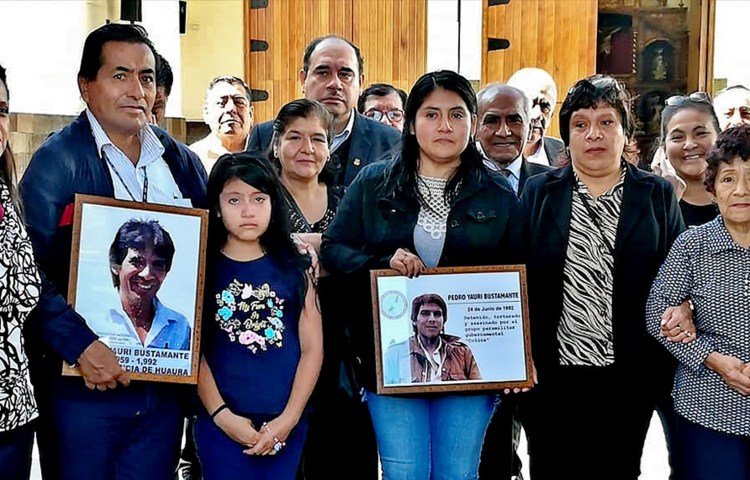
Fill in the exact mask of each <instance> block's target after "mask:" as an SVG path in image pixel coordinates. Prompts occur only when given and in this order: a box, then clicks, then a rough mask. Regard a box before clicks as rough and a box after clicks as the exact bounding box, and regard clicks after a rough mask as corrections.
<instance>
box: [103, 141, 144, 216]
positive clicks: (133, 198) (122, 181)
mask: <svg viewBox="0 0 750 480" xmlns="http://www.w3.org/2000/svg"><path fill="white" fill-rule="evenodd" d="M102 157H104V160H106V161H107V164H108V165H109V167H110V168H111V169H112V171H113V172H115V175H117V178H118V179H119V180H120V183H121V184H122V186H123V187H125V191H126V192H128V195H130V198H131V199H132V200H133V201H134V202H137V201H138V200H137V199H136V198H135V195H133V192H131V191H130V188H128V184H127V183H125V179H124V178H122V175H121V174H120V172H119V171H118V170H117V167H115V164H114V163H112V161H111V160H110V159H109V157H108V156H107V154H106V153H104V150H102ZM141 201H142V202H143V203H146V202H148V171H147V170H146V167H143V198H142V200H141Z"/></svg>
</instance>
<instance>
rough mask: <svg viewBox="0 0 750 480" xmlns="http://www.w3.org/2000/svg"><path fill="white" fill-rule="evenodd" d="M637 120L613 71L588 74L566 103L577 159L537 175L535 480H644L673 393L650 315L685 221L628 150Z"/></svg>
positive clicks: (532, 235)
mask: <svg viewBox="0 0 750 480" xmlns="http://www.w3.org/2000/svg"><path fill="white" fill-rule="evenodd" d="M634 128H635V126H634V123H633V120H632V117H631V114H630V108H629V103H628V96H627V93H626V92H625V91H624V89H623V88H622V86H621V85H620V84H619V83H618V82H617V81H616V80H615V79H614V78H612V77H608V76H603V75H595V76H593V77H588V78H585V79H583V80H579V81H578V82H576V83H575V85H573V87H571V89H570V90H569V91H568V94H567V97H566V98H565V101H564V102H563V104H562V108H561V109H560V134H561V137H562V140H563V142H564V143H565V145H566V147H567V148H566V150H567V156H569V158H570V163H569V164H568V165H567V166H565V167H563V168H560V169H557V170H552V171H550V172H547V173H544V174H542V175H538V176H536V177H533V178H531V179H530V180H529V182H528V183H527V184H526V188H525V190H524V192H523V196H522V199H521V205H522V209H523V213H524V217H523V218H524V220H525V222H526V231H527V237H526V241H527V242H528V249H529V252H528V254H527V258H528V260H527V264H526V267H527V269H528V285H529V317H530V320H531V341H532V355H533V357H534V362H535V365H536V368H537V372H538V378H539V385H538V386H537V388H535V389H534V390H533V391H532V392H531V393H530V394H529V396H530V398H529V399H528V401H526V402H524V405H522V410H523V411H524V412H525V414H524V415H522V416H523V417H524V420H527V422H526V423H525V425H526V427H527V432H528V435H529V454H530V461H531V465H530V467H531V475H532V478H534V479H535V480H544V479H549V478H554V479H559V478H592V479H593V478H596V479H602V478H608V479H632V480H635V479H637V478H638V475H639V473H640V460H641V451H642V449H643V443H644V441H645V438H646V432H647V430H648V427H649V423H650V421H651V417H652V414H653V412H654V409H655V407H656V405H657V403H658V402H659V400H661V399H663V398H667V399H668V388H669V384H670V379H671V376H672V374H673V372H674V370H673V368H672V365H671V363H670V361H669V360H670V359H669V357H668V355H666V352H665V351H663V349H662V348H661V347H660V346H659V344H658V343H657V342H655V341H654V340H653V339H652V338H650V337H649V336H648V333H647V332H646V329H645V327H644V324H643V318H644V315H645V304H646V298H647V296H648V289H649V286H650V285H651V282H652V280H653V278H654V277H655V276H656V272H657V270H658V268H659V265H661V262H662V260H663V259H664V258H665V257H666V255H667V251H668V249H669V247H670V245H671V244H672V242H673V241H674V239H675V238H676V237H677V235H678V234H679V233H680V232H682V230H683V229H684V224H683V222H682V217H681V216H680V212H679V209H678V207H677V200H676V199H675V196H674V193H673V190H672V187H671V186H670V185H669V183H668V182H667V181H666V180H664V179H662V178H659V177H657V176H655V175H652V174H650V173H646V172H643V171H641V170H638V169H637V168H636V167H635V166H633V165H631V164H629V163H628V162H626V161H625V159H624V158H623V152H624V150H625V144H626V143H627V140H628V139H629V138H631V137H632V133H633V130H634ZM625 399H627V400H625ZM623 401H625V402H626V404H625V405H626V406H625V408H615V405H622V402H623Z"/></svg>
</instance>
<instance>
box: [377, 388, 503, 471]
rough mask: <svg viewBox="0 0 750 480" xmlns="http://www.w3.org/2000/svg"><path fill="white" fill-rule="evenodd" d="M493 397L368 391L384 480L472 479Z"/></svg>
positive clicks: (496, 399)
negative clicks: (403, 395) (390, 393)
mask: <svg viewBox="0 0 750 480" xmlns="http://www.w3.org/2000/svg"><path fill="white" fill-rule="evenodd" d="M498 398H499V397H497V396H496V395H445V396H436V397H394V396H386V395H376V394H374V393H372V392H367V405H368V408H369V409H370V416H371V417H372V423H373V427H374V428H375V437H376V439H377V442H378V450H379V452H380V461H381V464H382V465H383V480H431V479H432V480H463V479H467V480H471V479H476V478H478V475H479V473H478V471H479V456H480V453H481V451H482V442H483V440H484V434H485V432H486V431H487V425H489V423H490V418H491V417H492V412H494V410H495V406H496V405H497V404H498V403H499V400H498Z"/></svg>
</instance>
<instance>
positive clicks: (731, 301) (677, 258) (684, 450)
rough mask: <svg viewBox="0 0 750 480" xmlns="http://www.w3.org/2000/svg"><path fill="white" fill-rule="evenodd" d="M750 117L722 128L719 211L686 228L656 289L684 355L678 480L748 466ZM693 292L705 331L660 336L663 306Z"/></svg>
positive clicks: (678, 381) (655, 328)
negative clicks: (664, 325)
mask: <svg viewBox="0 0 750 480" xmlns="http://www.w3.org/2000/svg"><path fill="white" fill-rule="evenodd" d="M748 160H750V125H742V126H739V127H731V128H729V129H728V130H725V131H724V132H722V133H720V134H719V137H718V140H717V142H716V147H715V148H714V149H712V150H711V151H710V153H709V154H708V158H707V167H706V183H705V185H706V189H707V190H708V191H709V192H710V193H711V195H712V196H713V197H714V198H715V199H716V203H717V205H718V207H719V212H720V215H719V216H718V217H717V218H715V219H714V220H712V221H710V222H708V223H705V224H703V225H700V226H698V227H696V228H693V229H690V230H689V231H687V232H685V233H683V234H682V235H680V237H678V238H677V241H676V242H675V243H674V245H673V246H672V249H671V250H670V252H669V256H668V257H667V259H666V261H665V262H664V265H662V267H661V270H659V275H658V276H657V277H656V280H655V281H654V284H653V286H652V288H651V295H650V296H649V301H648V305H647V318H646V320H647V326H648V329H649V332H650V333H651V334H652V335H653V336H654V337H656V338H657V339H658V340H659V341H660V342H661V343H662V344H663V345H664V346H665V347H666V348H667V349H668V350H669V351H670V353H672V355H674V357H675V358H676V359H677V360H678V362H679V365H678V367H677V373H676V374H675V377H674V387H673V389H672V397H673V398H674V406H675V411H676V413H677V415H676V428H675V435H673V437H672V439H671V440H672V442H673V448H672V451H673V452H674V453H675V460H676V461H675V473H676V478H677V479H678V480H708V479H711V480H730V479H732V480H734V479H741V478H742V479H744V478H748V472H750V366H749V365H750V363H748V362H750V302H748V297H749V296H750V161H748ZM685 300H691V301H692V302H693V304H694V306H695V319H694V321H695V327H696V329H697V332H698V337H697V339H696V340H695V341H694V342H692V343H673V342H669V341H665V340H664V339H663V337H662V336H661V333H660V331H661V329H660V323H661V312H662V311H664V309H665V308H666V307H669V306H673V305H677V304H680V303H681V302H683V301H685Z"/></svg>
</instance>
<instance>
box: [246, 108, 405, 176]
mask: <svg viewBox="0 0 750 480" xmlns="http://www.w3.org/2000/svg"><path fill="white" fill-rule="evenodd" d="M355 115H356V116H355V117H354V125H353V126H352V133H351V137H350V138H351V145H350V147H349V156H348V157H347V159H346V164H345V165H344V185H343V186H345V187H347V186H349V184H350V183H352V180H354V177H356V176H357V174H358V173H359V171H360V170H362V169H363V168H364V167H365V166H366V165H369V164H371V163H374V162H377V161H378V160H385V159H388V158H389V157H390V156H392V155H394V154H395V153H396V151H397V149H398V147H399V144H400V139H401V137H400V135H399V132H398V130H396V129H395V128H393V127H388V126H385V125H383V124H382V123H380V122H376V121H375V120H372V119H369V118H367V117H365V116H364V115H362V114H360V113H357V112H355ZM272 136H273V122H272V121H269V122H263V123H260V124H258V125H256V126H255V127H254V128H253V131H252V132H251V134H250V141H248V142H247V150H248V151H252V152H257V153H266V151H267V150H268V147H269V145H271V137H272Z"/></svg>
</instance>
